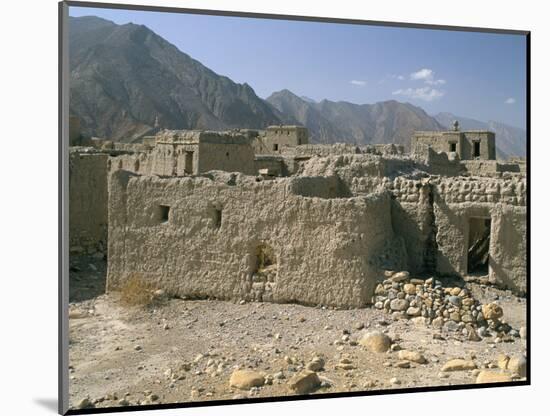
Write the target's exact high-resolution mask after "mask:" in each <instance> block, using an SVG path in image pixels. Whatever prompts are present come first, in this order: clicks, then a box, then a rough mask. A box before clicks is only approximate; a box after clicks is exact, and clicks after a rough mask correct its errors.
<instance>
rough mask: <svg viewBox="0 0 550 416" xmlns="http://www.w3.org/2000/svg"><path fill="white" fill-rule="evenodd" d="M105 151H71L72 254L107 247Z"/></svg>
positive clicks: (70, 223)
mask: <svg viewBox="0 0 550 416" xmlns="http://www.w3.org/2000/svg"><path fill="white" fill-rule="evenodd" d="M108 157H109V156H108V155H107V154H104V153H92V152H88V153H82V152H79V151H71V152H70V153H69V242H70V243H69V245H70V252H71V253H72V254H84V253H93V252H97V251H99V252H103V251H104V250H105V249H106V246H107V199H108V196H107V161H108Z"/></svg>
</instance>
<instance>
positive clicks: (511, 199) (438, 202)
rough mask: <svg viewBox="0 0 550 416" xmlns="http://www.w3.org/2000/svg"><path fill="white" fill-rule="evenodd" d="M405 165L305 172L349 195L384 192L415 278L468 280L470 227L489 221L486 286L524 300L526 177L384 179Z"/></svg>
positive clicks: (361, 161)
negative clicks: (422, 275) (336, 183)
mask: <svg viewBox="0 0 550 416" xmlns="http://www.w3.org/2000/svg"><path fill="white" fill-rule="evenodd" d="M407 163H408V161H407V159H404V160H402V161H401V162H399V159H389V160H384V158H380V157H376V156H369V155H348V156H340V157H336V158H335V157H327V158H318V159H311V160H310V161H308V162H307V163H306V165H305V167H304V169H303V171H304V174H310V175H311V174H316V175H321V176H331V177H338V178H340V180H341V183H342V184H343V187H344V189H347V191H348V192H349V194H350V195H355V196H358V195H368V194H370V193H372V192H382V191H384V190H385V191H387V192H389V193H390V194H391V195H392V200H391V218H392V227H393V232H394V234H395V235H396V236H398V237H400V238H401V239H402V241H403V244H404V246H405V248H406V252H407V264H406V268H407V269H408V270H409V271H410V272H412V273H438V274H441V275H460V276H465V275H467V274H468V248H469V247H468V245H469V228H470V225H469V224H470V220H471V219H472V218H486V219H490V220H491V230H490V248H489V278H490V280H492V281H493V282H495V283H496V284H498V285H499V286H500V287H504V288H509V289H512V290H513V291H514V292H516V293H520V294H521V293H524V291H525V286H526V274H527V269H526V262H527V259H526V257H527V254H526V253H527V251H526V244H527V242H526V228H527V218H526V212H527V210H526V206H525V204H526V180H525V177H524V176H522V175H519V174H517V173H506V172H499V173H498V176H497V177H491V176H490V175H487V176H484V177H469V176H455V177H442V176H434V175H428V174H426V173H424V174H420V175H419V174H418V173H417V172H415V170H414V169H410V170H409V172H410V173H409V174H407V175H406V176H397V177H393V178H392V177H391V176H389V177H388V176H387V175H392V173H391V171H392V169H395V170H394V172H393V175H395V173H396V172H399V171H400V172H407ZM474 163H477V162H474ZM483 163H484V164H487V165H492V166H493V167H494V165H495V164H496V162H491V161H485V162H483ZM414 176H419V179H414V178H413V177H414Z"/></svg>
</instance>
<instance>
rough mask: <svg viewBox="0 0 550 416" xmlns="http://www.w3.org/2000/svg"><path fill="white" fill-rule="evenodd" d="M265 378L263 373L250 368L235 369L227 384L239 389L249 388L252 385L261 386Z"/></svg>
mask: <svg viewBox="0 0 550 416" xmlns="http://www.w3.org/2000/svg"><path fill="white" fill-rule="evenodd" d="M264 382H265V378H264V376H263V374H261V373H259V372H257V371H251V370H236V371H233V374H231V378H230V379H229V385H230V386H231V387H236V388H238V389H241V390H250V389H251V388H252V387H261V386H263V385H264Z"/></svg>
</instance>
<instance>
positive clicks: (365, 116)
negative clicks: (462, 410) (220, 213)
mask: <svg viewBox="0 0 550 416" xmlns="http://www.w3.org/2000/svg"><path fill="white" fill-rule="evenodd" d="M69 57H70V112H71V114H73V115H77V116H79V117H80V119H81V126H82V133H83V134H84V135H86V136H98V137H105V138H109V139H112V140H118V141H133V140H135V139H136V138H139V137H141V136H143V135H146V134H152V133H154V132H155V131H156V130H158V129H159V128H169V129H212V130H219V129H229V128H259V129H261V128H265V127H266V126H268V125H272V124H301V125H304V126H306V127H307V128H308V129H309V132H310V140H311V141H312V142H318V143H335V142H347V143H357V144H367V143H390V142H393V143H398V144H405V145H408V142H409V140H410V137H411V135H412V133H413V132H414V131H415V130H442V129H446V128H447V126H449V125H450V119H458V120H459V121H460V122H461V125H462V126H463V128H465V129H466V128H491V129H493V130H494V131H495V132H496V133H497V146H498V147H499V154H500V155H501V156H506V155H511V154H514V155H524V153H525V132H524V131H521V130H520V129H516V130H514V128H513V127H510V126H506V125H504V124H502V123H496V122H489V123H482V122H477V123H481V124H479V127H474V126H477V125H478V124H475V123H473V122H474V121H475V120H470V119H464V118H460V117H456V116H454V115H452V114H449V113H440V114H438V115H436V116H434V117H432V116H430V115H428V114H427V113H426V112H425V111H424V110H423V109H422V108H420V107H417V106H414V105H412V104H409V103H401V102H398V101H394V100H391V101H384V102H378V103H374V104H353V103H349V102H344V101H339V102H334V101H329V100H322V101H320V102H316V101H314V100H312V99H310V98H307V97H299V96H297V95H295V94H293V93H292V92H291V91H288V90H282V91H279V92H275V93H273V94H272V95H271V96H269V97H268V98H267V99H265V100H263V99H262V98H260V97H258V96H257V95H256V93H255V92H254V90H253V89H252V87H250V86H249V85H248V84H246V83H244V84H238V83H235V82H233V81H232V80H231V79H229V78H228V77H225V76H222V75H218V74H216V73H215V72H213V71H212V70H210V69H209V68H207V67H206V66H204V65H203V64H201V63H200V62H199V61H197V60H195V59H193V58H192V57H190V56H189V55H187V54H185V53H184V52H182V51H180V50H179V49H178V48H176V47H175V46H174V45H172V44H171V43H169V42H167V41H166V40H164V39H163V38H162V37H160V36H158V35H157V34H155V33H154V32H153V31H151V30H150V29H148V28H147V27H146V26H143V25H136V24H133V23H128V24H124V25H117V24H115V23H113V22H111V21H108V20H105V19H101V18H98V17H95V16H86V17H78V18H75V17H70V18H69ZM449 118H450V119H449ZM522 132H523V135H522ZM522 149H523V154H522V153H521V150H522Z"/></svg>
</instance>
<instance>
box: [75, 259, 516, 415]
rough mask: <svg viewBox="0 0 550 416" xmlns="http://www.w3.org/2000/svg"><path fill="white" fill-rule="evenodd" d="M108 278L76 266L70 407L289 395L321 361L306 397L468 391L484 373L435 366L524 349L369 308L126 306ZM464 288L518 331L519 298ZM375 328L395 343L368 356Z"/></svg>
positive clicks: (206, 303) (489, 360) (482, 363)
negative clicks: (239, 374)
mask: <svg viewBox="0 0 550 416" xmlns="http://www.w3.org/2000/svg"><path fill="white" fill-rule="evenodd" d="M104 282H105V262H104V260H103V259H102V258H97V257H82V258H78V259H72V260H71V281H70V285H71V291H70V296H71V303H70V320H69V327H70V347H69V356H70V369H69V371H70V405H71V408H79V407H80V408H82V407H88V406H95V407H113V406H127V405H140V404H151V403H155V404H156V403H174V402H180V403H181V402H188V401H207V400H219V399H232V398H247V397H269V396H282V395H289V394H293V393H292V392H291V391H290V390H289V387H288V380H289V379H290V378H291V377H292V376H293V375H294V374H296V373H298V372H300V371H301V370H302V369H303V368H304V366H306V365H307V363H308V362H310V361H311V359H312V358H313V357H321V358H322V359H323V360H324V361H325V365H324V369H323V370H321V371H318V375H319V377H320V379H321V381H322V384H321V387H320V388H318V389H317V390H315V391H314V392H312V394H323V393H327V392H331V393H332V392H348V391H366V390H382V389H396V388H408V387H423V386H441V385H444V386H445V385H458V384H472V383H474V382H475V380H476V374H477V372H478V371H479V370H464V371H454V372H441V368H442V367H443V365H444V364H445V363H446V362H447V361H448V360H450V359H454V358H465V359H472V360H473V361H474V362H475V363H476V365H477V367H478V368H479V369H484V368H493V367H495V366H496V362H497V359H498V356H499V354H501V353H504V354H507V355H509V356H520V355H521V354H525V349H526V344H525V340H524V339H521V338H519V337H516V338H512V340H511V342H495V337H494V336H489V337H484V338H483V339H482V340H481V341H468V340H466V339H465V337H464V336H462V335H461V334H459V333H447V332H445V331H444V330H443V331H442V330H439V329H434V328H432V327H426V326H423V325H421V326H418V325H415V324H414V323H413V322H412V321H409V320H406V319H400V320H393V318H392V317H391V316H390V315H388V314H386V313H385V312H384V311H383V310H376V309H374V308H366V309H352V310H334V309H328V308H320V307H315V308H314V307H306V306H301V305H293V304H284V305H281V304H270V303H245V304H237V303H232V302H224V301H212V300H182V299H165V300H163V301H162V302H161V303H160V304H157V305H156V306H154V307H147V308H143V307H142V308H139V307H127V306H124V305H123V304H122V303H121V302H120V300H119V297H118V295H117V294H116V293H112V294H108V295H105V294H101V293H103V291H104V287H105V283H104ZM467 287H468V288H469V290H470V291H471V292H472V294H474V296H475V297H476V298H477V299H478V300H480V301H481V302H483V303H488V302H492V301H496V302H497V303H498V304H499V305H500V306H501V307H502V308H503V310H504V320H505V321H506V322H508V324H510V325H511V326H512V328H515V329H518V330H519V329H520V327H522V326H525V319H526V302H525V299H524V298H517V297H515V296H513V295H511V294H510V293H508V292H505V291H501V290H497V289H495V288H491V287H486V286H481V285H478V284H474V283H468V284H467ZM373 330H375V331H380V332H384V333H386V334H387V335H389V336H390V338H391V339H392V342H393V346H392V349H391V350H390V351H388V352H385V353H373V352H370V351H369V350H367V349H366V348H365V347H363V346H361V345H360V344H359V343H358V341H359V340H360V339H361V337H362V336H363V335H364V334H365V333H367V332H370V331H373ZM399 349H406V350H411V351H417V352H420V353H421V354H423V355H424V357H425V358H426V359H427V363H425V364H416V363H408V364H403V363H402V360H400V359H399V357H398V354H399V352H398V350H399ZM343 364H344V365H343ZM401 365H403V366H405V367H406V366H409V368H401V367H399V366H401ZM235 369H251V370H254V371H258V372H260V373H262V374H263V375H265V376H267V383H266V385H264V386H262V387H259V388H258V387H254V388H251V389H249V390H238V389H236V388H234V387H230V385H229V378H230V376H231V374H232V373H233V371H234V370H235ZM85 399H89V402H88V401H86V400H85ZM83 400H84V401H83Z"/></svg>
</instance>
